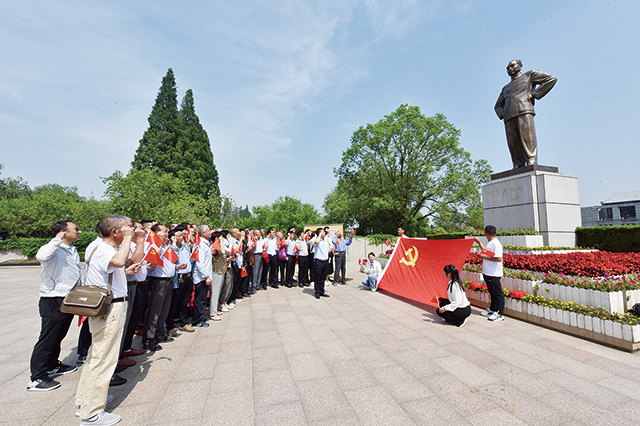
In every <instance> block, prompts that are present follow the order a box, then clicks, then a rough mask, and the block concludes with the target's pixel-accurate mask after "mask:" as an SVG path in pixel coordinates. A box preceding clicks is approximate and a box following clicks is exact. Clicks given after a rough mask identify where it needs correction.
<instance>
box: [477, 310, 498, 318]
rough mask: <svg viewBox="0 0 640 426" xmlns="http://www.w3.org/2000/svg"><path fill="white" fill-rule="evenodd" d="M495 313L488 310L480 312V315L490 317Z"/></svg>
mask: <svg viewBox="0 0 640 426" xmlns="http://www.w3.org/2000/svg"><path fill="white" fill-rule="evenodd" d="M494 313H495V312H493V311H492V310H491V309H487V310H486V311H482V312H480V315H482V316H484V317H490V316H491V315H493V314H494Z"/></svg>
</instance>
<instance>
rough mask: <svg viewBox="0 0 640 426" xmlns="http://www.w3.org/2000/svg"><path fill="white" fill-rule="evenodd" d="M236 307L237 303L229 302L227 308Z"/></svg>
mask: <svg viewBox="0 0 640 426" xmlns="http://www.w3.org/2000/svg"><path fill="white" fill-rule="evenodd" d="M235 307H236V304H235V303H229V304H228V305H227V309H234V308H235Z"/></svg>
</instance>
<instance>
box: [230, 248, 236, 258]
mask: <svg viewBox="0 0 640 426" xmlns="http://www.w3.org/2000/svg"><path fill="white" fill-rule="evenodd" d="M231 257H236V248H235V247H234V246H231Z"/></svg>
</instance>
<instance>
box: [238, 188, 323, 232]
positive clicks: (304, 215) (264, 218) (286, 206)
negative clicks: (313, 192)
mask: <svg viewBox="0 0 640 426" xmlns="http://www.w3.org/2000/svg"><path fill="white" fill-rule="evenodd" d="M253 213H254V216H252V217H251V218H247V219H245V221H244V222H243V223H244V226H246V227H249V228H268V227H270V226H273V227H274V228H276V229H282V230H287V229H288V228H289V227H291V226H295V227H296V229H302V227H303V226H304V225H305V224H309V223H317V222H318V221H319V220H320V215H319V214H318V211H317V210H316V209H315V207H313V206H312V205H311V204H307V203H303V202H302V201H300V200H298V199H297V198H292V197H289V196H285V197H280V198H278V199H277V200H275V201H274V202H273V203H272V204H271V205H265V206H254V207H253Z"/></svg>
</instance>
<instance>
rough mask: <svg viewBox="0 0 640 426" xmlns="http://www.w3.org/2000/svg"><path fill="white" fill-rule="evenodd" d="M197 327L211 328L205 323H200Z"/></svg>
mask: <svg viewBox="0 0 640 426" xmlns="http://www.w3.org/2000/svg"><path fill="white" fill-rule="evenodd" d="M196 327H209V324H207V323H206V322H205V321H200V322H199V323H197V324H196Z"/></svg>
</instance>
